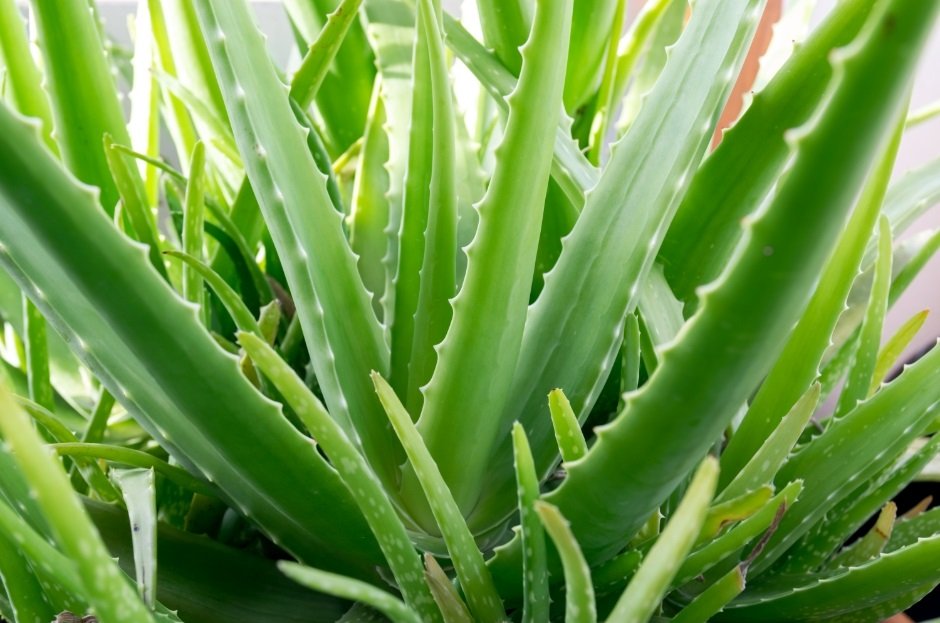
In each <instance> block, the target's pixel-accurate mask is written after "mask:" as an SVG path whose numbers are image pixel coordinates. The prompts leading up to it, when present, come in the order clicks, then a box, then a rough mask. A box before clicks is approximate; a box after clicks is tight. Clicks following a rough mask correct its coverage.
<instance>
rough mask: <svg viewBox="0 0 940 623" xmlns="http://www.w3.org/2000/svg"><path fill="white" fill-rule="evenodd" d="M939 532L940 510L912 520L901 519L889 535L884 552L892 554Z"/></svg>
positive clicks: (930, 511) (928, 512)
mask: <svg viewBox="0 0 940 623" xmlns="http://www.w3.org/2000/svg"><path fill="white" fill-rule="evenodd" d="M938 532H940V510H938V509H936V508H935V509H933V510H929V511H927V512H926V513H922V514H920V515H918V516H917V517H914V518H912V519H905V518H904V517H901V518H900V519H899V520H898V522H897V523H896V524H895V529H894V531H893V532H892V533H891V539H890V540H889V541H888V546H887V547H886V548H885V551H886V552H889V553H890V552H894V551H897V550H899V549H902V548H904V547H908V546H909V545H914V544H916V543H917V542H918V541H920V540H921V539H923V538H925V537H930V536H933V535H936V534H937V533H938Z"/></svg>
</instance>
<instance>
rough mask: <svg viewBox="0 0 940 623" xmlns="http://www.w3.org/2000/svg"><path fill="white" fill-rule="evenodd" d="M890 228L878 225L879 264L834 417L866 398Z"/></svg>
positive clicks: (886, 283) (881, 314)
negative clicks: (856, 346)
mask: <svg viewBox="0 0 940 623" xmlns="http://www.w3.org/2000/svg"><path fill="white" fill-rule="evenodd" d="M891 259H892V253H891V226H890V225H889V224H888V219H887V217H884V216H882V217H881V221H880V222H879V234H878V261H877V262H876V265H875V279H874V282H873V284H872V289H871V296H870V298H869V303H868V307H867V309H866V311H865V318H864V320H862V326H861V329H860V331H861V333H860V335H859V343H858V348H856V350H855V355H854V357H853V361H852V365H851V366H850V367H849V375H848V378H847V379H846V382H845V387H843V389H842V393H841V394H840V395H839V404H838V405H836V410H835V413H834V416H835V417H841V416H842V415H845V414H846V413H847V412H848V411H849V410H851V409H852V408H854V407H855V405H856V404H857V403H858V402H860V401H861V400H864V399H865V398H867V397H868V390H869V388H870V387H871V384H872V380H873V378H874V372H875V366H876V365H877V363H878V349H879V345H880V343H881V334H882V328H883V326H884V319H885V314H887V312H888V293H889V289H890V287H891Z"/></svg>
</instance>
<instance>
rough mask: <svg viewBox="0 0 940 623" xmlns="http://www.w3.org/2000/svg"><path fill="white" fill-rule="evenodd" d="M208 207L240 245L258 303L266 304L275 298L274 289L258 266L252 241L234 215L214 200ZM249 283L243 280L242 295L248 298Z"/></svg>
mask: <svg viewBox="0 0 940 623" xmlns="http://www.w3.org/2000/svg"><path fill="white" fill-rule="evenodd" d="M207 207H208V208H209V212H210V213H211V214H212V218H213V219H214V220H215V221H216V222H217V223H218V224H219V226H220V227H222V229H223V230H224V231H225V233H226V234H228V235H229V237H230V238H231V239H232V240H233V241H234V242H235V245H236V246H237V247H238V252H239V254H240V255H241V259H242V263H243V264H244V265H245V268H246V269H247V272H248V274H249V276H250V281H251V285H252V286H253V287H254V290H255V292H256V293H257V298H258V304H259V305H266V304H268V303H270V302H271V301H273V300H274V291H273V290H272V289H271V284H270V283H269V282H268V280H267V277H265V275H264V273H263V272H262V271H261V268H260V267H259V266H258V263H257V262H256V261H255V259H254V252H253V251H252V248H251V243H249V242H248V239H247V238H246V237H245V236H244V235H243V234H242V232H241V230H240V229H239V227H238V225H237V224H236V223H235V221H234V220H233V219H232V217H231V216H230V215H229V214H227V213H226V212H225V211H224V210H223V209H222V208H221V207H219V206H218V205H216V204H215V203H214V202H211V201H210V202H208V203H207ZM247 287H248V286H247V284H246V283H245V281H244V280H243V281H242V296H243V297H244V298H245V299H246V301H247V299H248V296H246V295H245V290H246V289H247Z"/></svg>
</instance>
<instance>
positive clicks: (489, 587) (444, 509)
mask: <svg viewBox="0 0 940 623" xmlns="http://www.w3.org/2000/svg"><path fill="white" fill-rule="evenodd" d="M372 380H373V382H374V383H375V390H376V393H377V394H378V396H379V399H380V400H381V401H382V405H383V406H384V407H385V411H386V413H388V417H389V420H390V421H391V423H392V427H393V428H394V429H395V433H396V434H397V435H398V438H399V440H401V443H402V446H403V447H404V448H405V453H406V454H407V455H408V460H409V462H410V464H411V465H412V467H413V469H414V473H415V476H416V477H417V478H418V480H419V482H420V484H421V487H422V489H423V491H424V493H425V495H426V496H427V501H428V504H429V506H430V508H431V512H432V513H433V514H434V519H435V520H436V521H437V524H438V527H439V529H440V533H441V535H442V536H443V538H444V543H446V544H447V549H448V551H449V552H450V557H451V560H453V562H454V569H455V570H456V571H457V579H458V580H459V581H460V584H461V586H462V587H463V590H464V594H465V595H466V598H467V604H468V605H469V606H470V611H471V612H473V614H474V616H476V617H477V618H478V619H481V620H484V621H494V622H495V621H503V620H504V619H505V618H506V615H505V612H504V611H503V606H502V601H501V600H500V598H499V594H498V593H497V592H496V588H495V587H494V586H493V578H492V577H491V576H490V572H489V569H487V568H486V565H485V564H484V562H483V555H482V554H481V553H480V550H479V549H478V548H477V545H476V543H475V542H474V540H473V535H472V534H470V530H469V529H468V528H467V524H466V522H464V519H463V516H462V515H461V514H460V509H459V508H458V506H457V503H456V501H455V500H454V497H453V494H452V493H451V492H450V490H449V489H448V488H447V483H446V482H445V480H444V478H443V476H442V475H441V472H440V471H439V470H438V467H437V465H436V464H435V462H434V459H433V457H432V456H431V453H430V452H429V451H428V449H427V447H426V446H425V445H424V442H423V441H422V439H421V435H420V434H419V433H418V430H417V428H416V427H415V424H414V422H412V421H411V416H410V415H408V412H407V411H406V410H405V408H404V406H402V404H401V401H400V400H399V399H398V397H397V396H396V395H395V391H394V390H393V389H392V387H391V386H390V385H389V384H388V383H387V382H386V381H385V379H383V378H382V377H381V376H380V375H379V374H378V373H376V372H373V373H372Z"/></svg>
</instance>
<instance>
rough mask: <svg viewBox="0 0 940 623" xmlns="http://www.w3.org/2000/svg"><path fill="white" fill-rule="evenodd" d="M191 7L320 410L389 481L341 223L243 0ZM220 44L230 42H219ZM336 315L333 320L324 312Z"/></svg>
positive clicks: (375, 342) (379, 346) (374, 327)
mask: <svg viewBox="0 0 940 623" xmlns="http://www.w3.org/2000/svg"><path fill="white" fill-rule="evenodd" d="M197 8H198V10H199V11H198V12H199V17H200V20H201V22H202V25H203V29H204V31H205V32H206V33H207V35H208V41H209V48H210V52H211V54H212V58H213V63H214V66H215V68H216V70H217V72H218V75H219V79H220V81H221V84H222V85H223V92H224V97H225V101H226V105H227V106H228V109H229V113H230V115H231V116H232V118H233V120H235V127H236V128H237V131H236V141H237V142H238V144H239V147H240V149H241V151H242V153H243V154H245V156H246V165H247V169H248V177H249V179H250V180H251V184H252V187H253V188H254V191H255V193H256V195H257V197H258V199H259V202H260V205H261V210H262V212H263V213H264V215H265V221H266V222H267V223H268V226H269V228H270V231H271V234H272V237H273V239H274V241H275V246H276V247H277V248H278V253H279V256H280V259H281V262H282V263H283V265H284V269H285V272H286V274H287V280H288V283H289V285H290V287H291V295H292V296H293V297H294V299H295V301H297V310H298V314H299V315H300V320H301V325H302V326H303V328H304V335H305V337H306V339H307V344H308V348H309V350H310V356H311V360H312V363H313V368H314V371H315V373H316V376H317V380H318V382H319V383H320V387H321V388H322V390H323V393H324V397H325V398H326V403H327V406H328V407H329V410H330V413H331V414H332V415H333V416H334V417H336V418H337V419H338V420H339V421H340V422H341V423H343V425H344V426H345V427H346V433H347V435H350V437H351V438H352V439H357V437H358V438H359V439H361V444H362V447H363V449H364V450H365V453H366V456H367V457H368V459H369V462H370V463H371V464H372V465H373V467H374V468H375V469H376V472H377V475H378V476H379V478H380V479H382V480H383V481H387V482H388V481H391V480H392V479H394V475H395V474H396V473H397V471H398V464H397V463H398V457H399V456H400V450H399V449H398V448H397V447H396V445H397V444H396V443H395V440H394V439H393V438H392V437H391V436H389V435H388V430H387V426H388V425H387V421H386V419H385V417H384V416H383V415H382V410H381V407H380V406H379V404H378V400H377V399H376V397H375V394H374V392H372V391H371V389H370V387H369V377H368V372H369V370H386V369H387V367H388V347H387V345H386V343H385V339H384V335H383V332H382V328H381V326H380V325H379V322H378V320H377V319H376V317H375V313H374V312H373V310H372V306H371V302H370V300H369V296H368V293H367V292H366V290H365V288H364V287H363V285H362V280H361V279H360V278H359V273H358V269H357V268H356V260H355V257H354V256H353V254H352V251H351V250H350V248H349V244H348V242H347V240H346V237H345V234H344V232H343V228H342V217H341V215H340V214H339V213H338V212H337V211H336V210H335V209H334V207H333V203H332V201H331V199H330V196H329V194H328V192H327V187H326V178H325V176H324V175H323V174H322V173H321V172H320V171H319V169H318V168H317V166H316V164H315V162H314V160H313V157H312V156H311V154H310V151H309V149H308V146H307V143H306V137H305V134H304V131H303V130H302V129H301V127H300V126H299V125H298V123H297V121H296V119H295V117H294V111H293V110H292V109H291V105H290V99H289V98H288V96H287V93H286V91H285V87H284V85H283V84H282V83H281V82H280V80H279V79H278V77H277V73H276V70H275V68H274V65H273V64H272V61H271V59H270V57H269V55H268V53H267V50H266V49H265V45H264V40H263V38H262V36H261V34H260V33H259V31H258V30H257V27H256V26H255V24H254V22H253V21H252V17H251V11H250V8H249V7H248V4H247V2H245V1H244V0H237V1H234V2H231V1H226V2H221V0H199V1H198V2H197ZM228 38H231V40H233V41H238V42H239V43H238V45H228V44H227V43H226V41H227V39H228ZM236 67H237V68H239V69H238V71H236V70H235V68H236ZM336 310H342V313H341V314H339V313H332V312H335V311H336ZM354 429H355V433H356V434H353V433H354Z"/></svg>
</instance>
